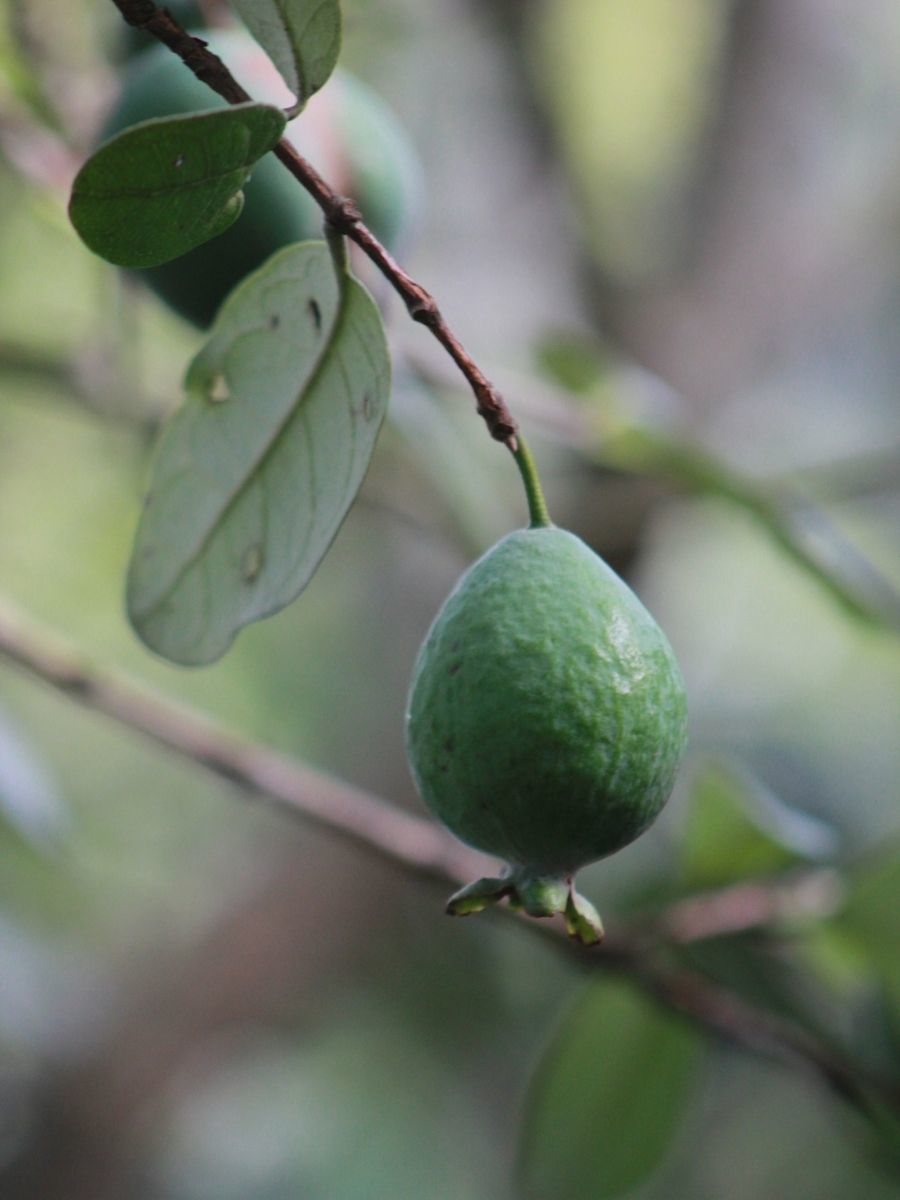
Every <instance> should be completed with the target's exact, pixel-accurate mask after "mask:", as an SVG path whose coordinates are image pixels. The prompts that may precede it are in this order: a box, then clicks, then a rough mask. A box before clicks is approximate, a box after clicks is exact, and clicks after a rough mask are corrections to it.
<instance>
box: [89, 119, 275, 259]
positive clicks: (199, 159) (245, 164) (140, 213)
mask: <svg viewBox="0 0 900 1200" xmlns="http://www.w3.org/2000/svg"><path fill="white" fill-rule="evenodd" d="M284 126H285V117H284V113H282V111H281V110H280V109H279V108H274V107H273V106H271V105H267V104H256V103H248V104H237V105H234V106H232V107H230V108H225V109H215V110H212V111H210V112H203V113H193V114H189V115H185V116H177V117H162V118H154V119H153V120H150V121H143V122H141V124H139V125H134V126H132V128H131V129H126V130H124V132H122V133H120V134H118V135H117V136H116V137H114V138H111V139H110V140H109V141H108V142H105V143H104V145H102V146H101V147H100V149H99V150H97V152H96V153H95V154H93V155H92V156H91V158H89V159H88V160H87V162H86V163H85V164H84V166H83V167H82V168H81V170H80V171H79V172H78V175H77V176H76V178H75V183H74V184H73V187H72V197H71V200H70V202H69V217H70V219H71V221H72V224H73V225H74V227H75V230H76V231H77V233H78V235H79V237H80V238H81V239H82V241H83V242H84V243H85V244H86V245H87V246H88V247H89V248H90V249H91V250H93V251H94V253H95V254H99V255H100V256H101V258H105V259H106V260H107V261H108V262H111V263H115V264H116V265H117V266H120V267H153V266H158V265H159V264H160V263H164V262H168V261H169V260H170V259H173V258H178V257H179V256H180V255H182V254H186V253H187V252H188V250H193V248H194V247H195V246H199V245H201V244H202V243H203V242H206V241H209V239H210V238H213V237H216V236H217V235H218V234H220V233H224V231H225V230H226V229H227V228H228V226H229V225H231V224H232V223H233V222H234V221H235V220H237V218H238V216H239V215H240V212H241V208H242V207H243V202H244V201H243V193H242V191H241V189H242V187H243V186H244V184H245V183H246V181H247V179H248V177H249V175H250V170H251V168H252V167H253V165H254V163H256V162H257V161H258V160H259V159H260V158H262V156H263V155H264V154H266V153H267V152H268V151H269V150H271V149H272V148H273V147H274V146H275V144H276V143H277V141H278V139H279V138H280V137H281V135H282V133H283V131H284Z"/></svg>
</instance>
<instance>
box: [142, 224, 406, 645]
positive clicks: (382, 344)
mask: <svg viewBox="0 0 900 1200" xmlns="http://www.w3.org/2000/svg"><path fill="white" fill-rule="evenodd" d="M186 389H187V394H188V398H187V402H186V403H185V405H184V407H183V408H182V409H181V410H180V411H179V412H178V413H177V414H176V416H175V417H174V419H173V420H172V422H171V424H170V426H169V427H168V429H167V430H166V432H165V434H164V436H163V438H162V441H161V444H160V447H159V451H158V455H157V459H156V463H155V467H154V470H153V475H152V479H151V487H150V494H149V496H148V498H147V503H146V507H145V509H144V513H143V516H142V518H141V522H140V525H139V527H138V531H137V537H136V541H135V546H134V552H133V555H132V560H131V565H130V569H129V576H128V612H129V616H130V617H131V620H132V622H133V624H134V627H135V629H136V630H137V631H138V633H139V634H140V636H141V637H142V638H143V639H144V641H145V642H146V643H147V645H148V646H150V647H151V649H153V650H155V651H157V653H159V654H161V655H163V656H164V657H166V658H169V659H171V660H172V661H173V662H178V663H184V664H201V663H209V662H212V661H213V660H214V659H216V658H218V657H220V656H221V655H222V654H223V653H224V651H225V650H226V649H227V648H228V646H229V644H230V643H231V641H232V639H233V638H234V636H235V634H236V633H237V631H238V630H239V629H240V628H241V627H242V626H244V625H246V624H248V623H249V622H250V621H255V620H258V619H259V618H260V617H264V616H267V615H269V614H270V613H274V612H276V611H278V610H279V609H281V608H283V607H284V606H285V605H286V604H288V603H289V602H290V601H291V600H293V599H294V597H295V596H297V594H298V593H299V592H300V591H301V590H302V588H303V587H304V586H305V585H306V584H307V583H308V582H309V580H310V578H311V577H312V575H313V572H314V571H315V569H316V567H317V566H318V564H319V562H320V561H321V559H322V557H323V556H324V554H325V552H326V551H327V549H328V547H329V545H330V544H331V542H332V539H333V538H334V536H335V534H336V533H337V531H338V528H339V526H340V524H341V522H342V520H343V519H344V516H345V514H346V512H347V510H348V508H349V507H350V504H351V503H352V501H353V499H354V497H355V496H356V493H357V491H358V489H359V486H360V484H361V482H362V479H363V476H364V474H365V472H366V469H367V467H368V464H369V459H370V457H371V454H372V450H373V447H374V444H375V438H376V436H377V434H378V430H379V428H380V426H381V422H382V419H383V417H384V413H385V410H386V407H387V401H388V393H389V389H390V360H389V357H388V350H387V344H386V341H385V336H384V329H383V326H382V322H381V316H380V314H379V312H378V309H377V307H376V305H375V304H374V302H373V301H372V299H371V297H370V296H369V294H368V292H366V291H365V289H364V288H363V287H362V286H361V284H359V283H358V282H357V281H356V280H355V279H352V278H350V277H349V276H347V275H342V276H341V277H340V279H339V277H338V276H337V274H336V272H335V268H334V266H333V265H332V260H331V256H330V254H329V251H328V248H327V247H326V246H325V244H324V243H321V242H303V243H301V244H300V245H296V246H289V247H287V248H286V249H284V250H282V251H279V252H278V253H277V254H275V255H273V256H272V258H270V259H269V261H268V262H267V263H266V264H265V265H264V266H263V267H261V268H260V269H259V270H258V271H257V272H256V273H255V274H253V275H251V276H249V278H248V279H246V280H245V281H244V282H243V283H242V284H240V285H239V286H238V287H237V288H236V289H235V290H234V291H233V292H232V293H231V295H230V296H229V298H228V299H227V300H226V302H225V304H224V305H223V307H222V309H221V311H220V313H219V316H218V317H217V319H216V323H215V325H214V326H213V330H212V334H211V336H210V338H209V341H208V342H207V343H206V345H205V346H204V347H203V349H202V350H201V351H200V353H199V354H198V355H197V357H196V358H195V359H194V361H193V362H192V363H191V365H190V367H189V369H188V373H187V379H186Z"/></svg>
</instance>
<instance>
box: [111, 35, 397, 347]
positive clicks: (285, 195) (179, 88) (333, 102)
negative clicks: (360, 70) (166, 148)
mask: <svg viewBox="0 0 900 1200" xmlns="http://www.w3.org/2000/svg"><path fill="white" fill-rule="evenodd" d="M205 36H208V37H209V41H210V48H211V49H212V50H214V51H215V53H216V54H218V55H219V56H220V57H221V58H222V59H223V61H224V62H225V63H227V64H228V66H229V68H230V69H231V70H232V72H233V73H234V75H235V77H236V78H237V79H238V80H239V81H240V82H241V83H243V84H244V86H245V87H246V88H247V90H248V91H249V92H251V94H252V95H253V96H254V97H255V98H257V99H262V100H268V101H270V102H272V103H277V104H281V105H283V106H287V105H288V104H290V102H291V97H290V95H289V94H288V92H287V90H286V89H285V87H284V84H283V83H282V82H281V80H280V77H279V76H278V74H277V72H276V71H275V68H274V67H273V66H272V64H271V62H270V61H269V59H268V58H267V56H266V55H265V54H264V53H263V52H262V50H261V49H260V48H259V46H257V44H256V42H254V41H253V40H252V38H250V36H249V35H248V34H246V33H244V32H243V31H240V30H234V31H228V32H225V33H216V34H212V33H209V34H208V35H205ZM224 104H225V101H224V100H221V99H220V98H219V97H218V96H216V95H215V93H214V92H212V91H210V89H209V88H208V87H206V85H205V84H203V83H201V82H200V81H199V80H198V79H197V78H196V77H195V76H194V75H193V74H192V73H191V72H190V71H189V70H188V69H187V67H185V66H184V64H183V63H182V62H181V61H180V60H179V59H177V58H176V57H175V56H174V55H173V54H172V53H171V52H170V51H169V50H167V49H166V48H165V47H164V46H160V45H156V46H154V47H152V48H151V49H149V50H146V51H144V52H143V53H142V54H139V55H138V56H137V57H136V58H135V59H134V60H133V61H132V62H131V63H130V64H129V66H128V69H127V71H126V75H125V80H124V85H123V88H122V92H121V94H120V96H119V99H118V102H117V103H116V105H115V107H114V108H113V110H112V112H111V113H110V114H109V116H108V118H107V121H106V124H105V126H104V130H103V137H104V138H108V137H111V136H112V135H113V134H116V133H119V132H121V130H123V129H126V128H128V126H130V125H135V124H137V123H138V122H140V121H146V120H148V119H150V118H151V117H163V116H173V115H175V114H178V113H188V112H198V111H201V110H203V109H210V108H217V107H221V106H223V105H224ZM287 136H288V138H289V140H290V141H291V142H292V143H293V144H294V145H295V146H296V148H297V149H298V150H299V151H300V152H301V153H302V154H303V155H304V156H306V157H307V158H309V159H310V161H311V162H312V163H313V165H314V166H315V167H316V168H317V169H318V170H319V171H320V172H321V173H322V175H324V177H325V178H326V179H327V180H328V182H329V183H330V184H331V185H332V187H334V188H335V189H336V190H337V191H338V192H339V193H341V194H342V195H347V196H351V197H352V198H353V199H354V200H355V201H356V203H357V204H358V205H359V208H360V210H361V212H362V214H363V217H364V219H365V221H366V223H367V224H368V225H369V226H370V227H371V229H372V231H373V232H374V233H375V235H376V236H377V237H378V238H379V239H380V240H381V241H382V242H384V243H385V244H386V245H387V246H389V247H391V248H394V249H396V248H397V246H398V243H399V242H400V241H401V239H402V238H403V236H404V235H408V234H409V232H410V230H411V227H412V226H413V225H414V223H415V213H416V209H417V206H418V200H419V191H420V178H419V170H418V166H417V162H416V158H415V154H414V152H413V150H412V148H411V146H410V144H409V140H408V138H407V137H406V135H405V133H404V131H403V129H402V128H401V127H400V125H399V124H398V122H397V120H396V118H395V117H394V116H393V114H392V113H391V112H390V111H389V110H388V109H387V108H386V107H385V105H384V104H383V103H382V101H381V100H379V98H378V97H377V96H376V95H375V94H374V93H373V92H372V91H371V90H370V89H369V88H368V87H366V86H365V85H364V84H363V83H361V82H360V81H359V80H357V79H354V78H353V77H352V76H350V75H348V74H346V73H345V72H340V71H338V72H335V74H334V76H333V77H332V78H331V79H330V80H329V81H328V83H327V84H326V85H325V87H324V89H323V90H322V91H321V92H320V93H318V94H316V95H315V96H313V98H312V99H311V100H310V102H309V104H308V105H307V106H306V108H305V110H304V111H303V113H302V114H301V115H300V116H299V117H297V118H296V120H294V121H292V122H291V124H290V125H289V126H288V133H287ZM244 193H245V198H246V199H245V204H244V208H243V211H242V213H241V215H240V217H238V219H237V221H235V223H234V224H233V225H232V226H231V227H230V228H229V229H227V230H226V231H225V233H223V234H221V235H220V236H219V237H217V238H213V240H212V241H210V242H206V243H205V244H204V245H202V246H198V247H197V248H196V249H195V250H191V251H190V252H189V253H188V254H185V255H183V256H182V257H181V258H178V259H174V260H173V261H172V262H169V263H164V264H163V265H162V266H159V267H152V268H150V269H149V270H145V271H140V272H139V274H140V276H141V277H142V278H143V279H144V280H145V281H146V282H147V283H148V284H149V285H150V287H152V288H153V290H154V291H155V292H156V293H157V294H158V295H159V296H160V297H161V298H162V299H163V300H164V301H165V302H166V303H167V304H169V305H170V307H171V308H173V309H174V310H175V311H176V312H178V313H180V314H181V316H183V317H185V318H187V320H189V321H192V322H193V323H194V324H195V325H199V326H201V327H206V326H208V325H209V324H210V323H211V322H212V319H213V317H214V316H215V314H216V312H217V310H218V308H219V305H220V304H221V302H222V301H223V300H224V298H225V297H226V296H227V295H228V293H229V292H230V291H231V289H232V288H233V287H234V286H235V285H236V284H238V283H239V282H240V281H241V280H242V279H243V278H244V277H245V276H246V275H248V274H249V273H250V272H251V271H254V270H256V268H257V267H259V266H261V264H262V263H263V262H265V260H266V259H267V258H268V257H269V256H270V255H271V254H274V253H275V251H276V250H280V249H281V248H282V247H283V246H286V245H288V244H289V243H291V242H301V241H305V240H307V239H308V238H317V237H321V236H322V213H321V210H320V209H319V208H318V206H317V205H316V204H315V203H314V202H313V200H312V199H311V198H310V197H309V196H308V195H307V193H306V192H305V191H304V190H303V188H302V187H301V186H300V185H299V184H298V183H297V181H296V180H295V179H293V178H292V177H291V176H290V175H289V174H288V172H287V170H286V169H285V168H284V167H283V166H282V165H281V163H279V162H278V161H277V160H276V158H275V157H274V155H272V154H267V155H266V156H265V158H263V159H262V160H261V161H260V162H259V163H257V164H256V166H255V167H254V169H253V175H252V177H251V179H250V180H249V182H248V183H247V185H246V187H245V189H244Z"/></svg>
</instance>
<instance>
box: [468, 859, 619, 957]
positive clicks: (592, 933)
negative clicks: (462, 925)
mask: <svg viewBox="0 0 900 1200" xmlns="http://www.w3.org/2000/svg"><path fill="white" fill-rule="evenodd" d="M502 900H506V901H508V903H509V907H510V908H511V909H513V910H515V911H522V910H524V911H525V912H526V913H527V914H528V915H529V916H530V917H553V916H556V915H557V914H561V915H562V918H563V920H564V922H565V926H566V932H567V933H568V935H569V937H571V938H574V939H575V941H578V942H581V944H582V945H584V946H596V945H598V944H599V943H600V942H601V941H602V940H603V923H602V921H601V920H600V916H599V914H598V912H597V910H596V909H595V908H594V906H593V904H591V902H590V901H589V900H586V899H585V897H584V896H582V895H581V893H580V892H577V891H576V890H575V886H574V884H573V881H572V876H571V875H533V874H530V873H529V872H527V871H525V870H524V869H522V868H521V867H519V868H516V867H513V868H511V869H510V870H509V871H508V872H506V873H505V874H503V875H497V876H492V875H486V876H485V877H484V878H482V879H476V880H475V882H474V883H469V884H467V885H466V886H465V887H464V888H461V889H460V890H459V891H458V892H455V893H454V895H452V896H451V897H450V899H449V900H448V901H447V912H448V913H449V915H450V916H452V917H466V916H468V915H469V914H470V913H476V912H481V911H482V910H483V909H485V908H487V907H488V906H489V905H491V904H499V903H500V901H502Z"/></svg>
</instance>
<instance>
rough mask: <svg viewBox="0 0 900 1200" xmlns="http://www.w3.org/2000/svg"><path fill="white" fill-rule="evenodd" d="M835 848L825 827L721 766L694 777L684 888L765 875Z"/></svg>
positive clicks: (684, 856) (711, 765) (686, 828)
mask: <svg viewBox="0 0 900 1200" xmlns="http://www.w3.org/2000/svg"><path fill="white" fill-rule="evenodd" d="M835 848H836V845H835V836H834V833H833V831H832V830H831V828H830V826H827V825H825V824H824V823H823V822H821V821H819V820H817V819H815V818H813V817H810V816H807V815H806V814H803V813H800V812H799V811H797V810H796V809H791V808H788V807H787V806H786V805H783V804H781V803H780V801H778V800H777V799H776V798H775V797H774V796H772V795H771V794H770V793H768V792H766V791H764V790H763V789H762V788H760V787H753V786H751V783H750V781H749V780H746V779H743V778H741V777H740V776H739V775H738V774H737V773H736V772H735V771H733V770H731V769H729V768H728V767H726V766H725V765H724V764H723V763H709V764H707V765H706V766H705V767H703V768H701V769H700V770H699V772H698V773H697V775H696V778H695V780H694V785H693V790H692V792H691V796H690V800H689V802H688V810H687V817H686V820H685V824H684V828H683V834H682V845H681V877H682V881H683V884H684V886H685V887H686V888H688V889H694V888H707V887H720V886H722V885H725V884H729V883H734V882H735V881H737V880H740V879H747V878H751V877H753V876H758V875H769V874H772V873H774V872H776V871H780V870H783V869H784V868H785V867H788V866H791V865H792V864H794V863H796V862H798V861H808V860H810V859H820V858H822V857H823V856H826V855H827V854H829V853H832V852H833V851H834V850H835Z"/></svg>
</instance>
